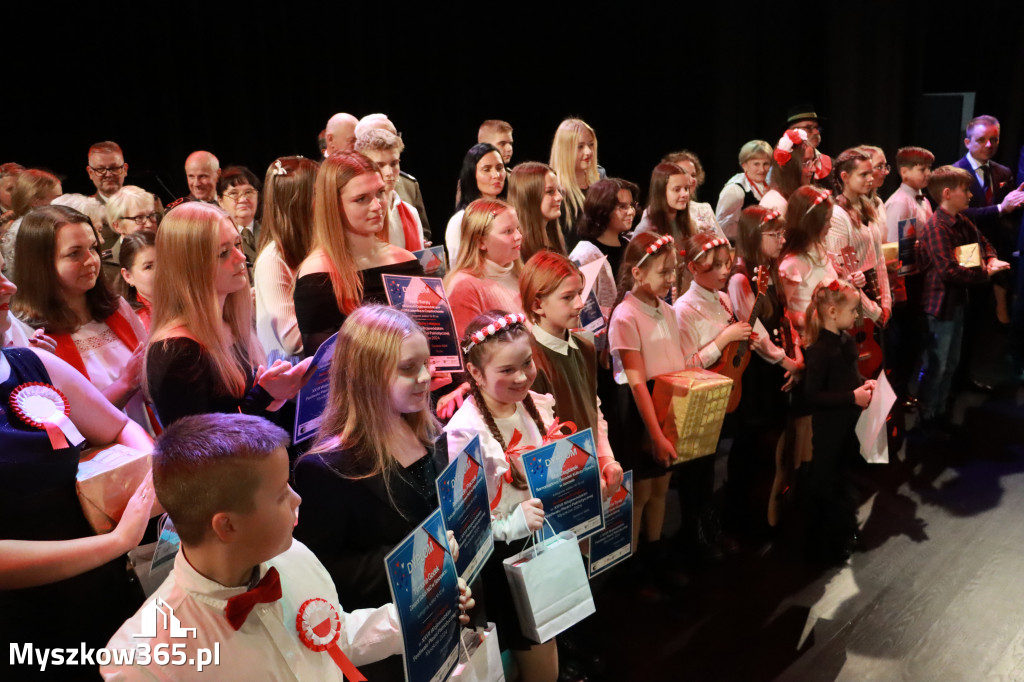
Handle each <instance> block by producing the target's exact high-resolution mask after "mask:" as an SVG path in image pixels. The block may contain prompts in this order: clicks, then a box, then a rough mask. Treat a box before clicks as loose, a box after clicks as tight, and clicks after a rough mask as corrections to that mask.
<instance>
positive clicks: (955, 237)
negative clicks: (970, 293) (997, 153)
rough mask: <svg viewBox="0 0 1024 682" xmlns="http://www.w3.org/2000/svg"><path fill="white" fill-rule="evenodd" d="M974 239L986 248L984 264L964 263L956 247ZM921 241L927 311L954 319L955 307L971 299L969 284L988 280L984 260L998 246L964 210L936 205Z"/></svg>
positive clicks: (942, 317)
mask: <svg viewBox="0 0 1024 682" xmlns="http://www.w3.org/2000/svg"><path fill="white" fill-rule="evenodd" d="M974 243H977V244H978V246H979V248H980V249H981V250H982V251H983V252H984V257H983V258H982V259H981V260H982V266H981V267H979V268H965V267H962V266H961V265H960V264H959V263H958V262H957V259H956V254H955V252H954V250H955V249H956V247H958V246H963V245H965V244H974ZM917 245H918V249H919V255H920V256H921V257H922V258H921V260H920V261H919V264H920V265H921V266H922V268H923V271H924V289H923V290H922V292H921V303H922V304H923V305H924V311H925V312H926V313H928V314H929V315H932V316H934V317H937V318H939V319H940V320H949V319H952V317H953V310H954V309H955V308H956V307H957V306H962V305H964V304H966V303H967V287H968V285H971V284H979V283H982V282H987V281H988V273H987V272H986V271H985V266H984V264H985V262H986V261H987V260H988V259H989V258H995V257H996V250H995V249H994V248H992V245H991V244H989V242H988V240H987V239H985V237H983V236H982V234H981V232H979V231H978V228H977V227H975V226H974V223H972V222H971V221H970V219H969V218H968V217H967V216H965V215H964V214H963V213H960V214H958V215H951V214H950V213H947V212H946V211H945V209H943V208H941V207H940V208H937V209H935V213H934V214H933V215H932V217H931V218H930V219H929V220H928V222H927V223H926V224H925V227H924V230H922V231H921V232H920V234H919V235H918V238H917Z"/></svg>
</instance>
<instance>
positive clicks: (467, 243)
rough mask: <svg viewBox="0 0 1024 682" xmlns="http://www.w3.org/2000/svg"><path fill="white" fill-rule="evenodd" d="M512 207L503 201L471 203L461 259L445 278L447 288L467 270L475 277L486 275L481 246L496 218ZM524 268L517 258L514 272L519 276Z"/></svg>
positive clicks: (466, 215)
mask: <svg viewBox="0 0 1024 682" xmlns="http://www.w3.org/2000/svg"><path fill="white" fill-rule="evenodd" d="M511 209H512V207H511V206H509V205H508V204H506V203H505V202H504V201H502V200H501V199H477V200H476V201H473V202H470V204H469V206H467V207H466V212H465V213H464V214H463V215H462V235H461V243H462V248H460V249H459V257H458V259H457V260H456V261H455V266H454V267H452V269H451V272H449V273H448V275H447V276H446V277H445V280H444V285H445V286H446V287H447V286H448V285H450V284H451V282H452V280H453V279H454V278H455V275H456V273H458V272H460V271H462V270H465V271H467V272H469V273H470V274H471V275H473V276H474V277H483V275H484V260H486V256H484V252H483V251H481V250H480V244H481V243H482V242H483V239H484V237H486V236H487V232H488V230H490V229H491V225H493V224H494V220H495V218H497V217H498V216H499V215H501V214H502V213H504V212H505V211H508V210H511ZM522 268H523V261H522V259H521V258H517V259H516V261H515V263H513V264H512V272H513V273H515V274H516V275H517V276H518V275H519V271H520V270H522Z"/></svg>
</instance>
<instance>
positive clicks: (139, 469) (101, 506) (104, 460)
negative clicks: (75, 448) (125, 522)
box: [75, 444, 164, 533]
mask: <svg viewBox="0 0 1024 682" xmlns="http://www.w3.org/2000/svg"><path fill="white" fill-rule="evenodd" d="M151 468H152V460H151V459H150V456H149V454H148V453H143V452H139V451H138V450H134V449H132V448H129V447H126V446H124V445H120V444H114V445H106V446H102V447H97V448H89V449H88V450H86V451H84V452H83V453H82V456H81V459H80V460H79V462H78V476H77V477H76V478H77V480H76V482H75V485H76V487H77V489H78V501H79V503H81V505H82V512H83V513H84V514H85V518H86V520H87V521H88V522H89V525H90V526H92V527H93V530H95V531H96V532H97V533H109V532H110V531H112V530H114V527H115V526H116V525H117V522H118V521H120V520H121V514H123V513H124V509H125V507H127V506H128V500H130V499H131V497H132V495H133V494H135V491H136V490H137V489H138V487H139V484H140V483H142V480H143V479H144V478H146V475H147V474H148V473H149V472H150V469H151ZM163 512H164V510H163V507H161V506H160V502H159V501H157V500H154V501H153V511H152V513H151V515H150V516H151V517H153V516H159V515H160V514H163Z"/></svg>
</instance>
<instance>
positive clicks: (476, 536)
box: [437, 436, 494, 583]
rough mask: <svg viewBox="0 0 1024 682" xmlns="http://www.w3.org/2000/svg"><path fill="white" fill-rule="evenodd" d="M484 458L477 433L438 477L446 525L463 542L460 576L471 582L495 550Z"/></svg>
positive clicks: (460, 553) (439, 493)
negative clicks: (483, 464)
mask: <svg viewBox="0 0 1024 682" xmlns="http://www.w3.org/2000/svg"><path fill="white" fill-rule="evenodd" d="M482 461H483V459H482V458H481V455H480V436H476V437H474V438H473V440H471V441H469V443H468V444H467V445H466V447H465V449H464V450H463V451H462V452H460V453H459V456H458V457H457V458H456V459H454V460H453V461H452V463H451V464H449V465H448V466H447V467H445V470H444V471H442V472H441V475H440V476H438V477H437V499H438V501H439V502H440V505H441V517H442V518H443V519H444V527H445V528H446V529H448V530H450V531H452V532H453V533H455V541H456V542H458V543H459V560H458V561H456V562H455V566H456V568H458V570H459V577H460V578H462V579H463V580H465V581H466V582H467V583H471V582H473V580H475V579H476V577H477V575H479V573H480V569H482V568H483V566H484V562H486V561H487V558H488V557H490V556H491V553H492V552H493V551H494V532H493V531H492V530H491V509H490V505H489V504H488V500H487V481H486V479H484V468H483V466H482V464H481V463H482Z"/></svg>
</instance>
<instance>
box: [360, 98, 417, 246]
mask: <svg viewBox="0 0 1024 682" xmlns="http://www.w3.org/2000/svg"><path fill="white" fill-rule="evenodd" d="M370 130H386V131H388V132H389V133H391V134H392V135H398V137H399V138H401V135H399V133H398V129H397V128H395V124H394V123H392V122H391V120H390V119H389V118H388V117H387V114H367V115H366V116H363V117H362V118H361V119H359V123H358V124H357V125H356V128H355V132H356V137H357V138H358V137H362V136H363V135H364V134H365V133H367V132H368V131H370ZM395 191H396V192H398V196H400V197H401V198H402V201H404V202H405V203H407V204H409V205H410V206H412V207H413V208H415V209H416V213H417V214H418V215H419V217H420V226H421V227H422V228H423V239H425V240H426V241H428V242H429V241H430V221H428V220H427V209H426V207H425V206H424V205H423V194H422V192H420V183H419V181H418V180H417V179H416V178H414V177H413V176H411V175H409V174H408V173H406V172H405V171H401V172H400V173H399V175H398V182H396V183H395Z"/></svg>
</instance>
